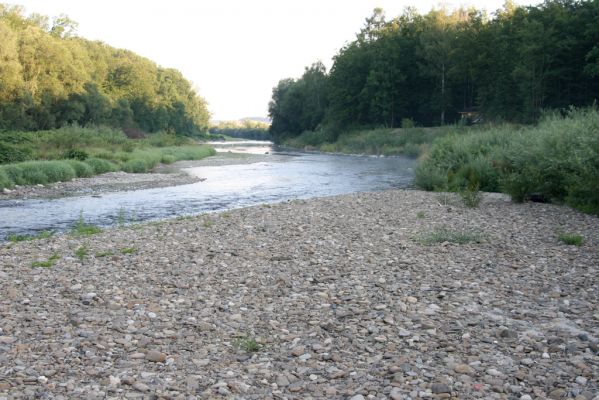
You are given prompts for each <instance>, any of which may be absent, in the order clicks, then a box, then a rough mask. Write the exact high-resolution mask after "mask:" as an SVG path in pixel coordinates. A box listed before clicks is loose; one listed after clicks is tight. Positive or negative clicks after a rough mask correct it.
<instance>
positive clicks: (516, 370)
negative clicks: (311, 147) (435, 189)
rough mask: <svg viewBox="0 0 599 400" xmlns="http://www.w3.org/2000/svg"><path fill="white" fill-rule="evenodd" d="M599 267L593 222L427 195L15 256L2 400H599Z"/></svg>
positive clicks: (310, 206) (7, 255)
mask: <svg viewBox="0 0 599 400" xmlns="http://www.w3.org/2000/svg"><path fill="white" fill-rule="evenodd" d="M560 233H576V234H579V235H581V236H582V237H583V243H582V245H581V246H580V247H577V246H569V245H566V244H564V243H562V242H560V240H559V239H558V236H559V234H560ZM456 242H462V243H463V244H458V243H456ZM32 265H38V266H39V265H46V266H48V268H43V267H32ZM597 265H599V220H598V219H597V218H596V217H592V216H589V215H584V214H580V213H578V212H575V211H573V210H571V209H569V208H565V207H558V206H552V205H546V204H537V203H526V204H513V203H511V202H510V201H509V200H508V199H507V198H506V197H505V196H503V195H496V194H493V195H489V194H486V195H485V196H484V198H483V200H482V202H481V205H480V208H478V209H468V208H464V207H462V206H461V205H460V202H459V200H458V199H457V198H455V197H453V196H452V195H440V194H437V193H426V192H419V191H386V192H377V193H363V194H353V195H346V196H338V197H331V198H321V199H314V200H309V201H292V202H286V203H281V204H277V205H272V206H256V207H251V208H246V209H239V210H234V211H229V212H224V213H220V214H211V215H203V216H198V217H194V218H185V219H179V220H171V221H165V222H161V223H148V224H142V225H134V226H130V227H125V228H119V229H117V228H115V229H110V230H107V231H104V232H103V233H100V234H98V235H95V236H90V237H80V236H68V235H67V236H65V235H59V236H56V237H53V238H50V239H42V240H38V241H32V242H21V243H15V244H7V245H3V246H2V247H1V248H0V282H1V285H0V291H1V293H0V315H2V325H1V331H0V349H1V351H0V397H2V396H4V397H8V398H33V397H51V396H55V397H57V398H58V397H59V396H62V397H63V398H87V399H93V398H105V397H106V396H108V397H119V398H120V397H125V398H142V397H144V396H145V397H148V396H153V395H156V396H159V397H160V396H164V397H170V398H179V397H181V398H183V397H185V396H186V395H189V396H202V397H203V398H214V397H217V396H220V397H221V398H234V397H237V398H241V397H243V398H247V399H262V398H352V399H356V400H357V399H363V398H368V397H369V396H370V397H371V398H376V399H383V398H392V399H402V398H408V396H410V397H411V398H417V397H432V396H435V397H438V398H442V397H446V398H449V397H454V398H498V399H500V398H501V399H502V398H505V399H507V398H522V399H527V398H545V397H550V398H553V399H558V398H563V397H567V396H571V397H574V396H576V395H578V396H582V397H579V398H580V399H582V398H585V399H592V398H593V396H595V394H596V393H597V391H599V380H598V378H597V377H598V376H599V357H598V356H597V351H598V350H599V348H598V342H597V341H598V340H599V329H598V328H597V327H598V326H599V310H598V309H597V298H599V293H598V289H597V286H596V278H597V275H598V271H597Z"/></svg>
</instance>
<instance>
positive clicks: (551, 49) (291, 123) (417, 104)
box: [269, 0, 599, 154]
mask: <svg viewBox="0 0 599 400" xmlns="http://www.w3.org/2000/svg"><path fill="white" fill-rule="evenodd" d="M598 12H599V5H598V3H597V2H596V1H562V0H548V1H545V2H543V3H542V4H539V5H538V6H523V7H516V6H514V5H513V3H511V2H506V3H505V6H504V8H503V9H501V10H498V11H497V12H496V13H494V14H493V16H492V18H490V17H489V16H488V15H487V14H486V12H484V11H480V10H475V9H468V10H466V9H456V10H452V11H448V9H446V8H440V9H433V10H431V11H430V12H429V13H427V14H425V15H419V14H418V13H417V12H415V10H414V9H413V8H410V9H406V10H405V11H404V13H403V14H402V15H399V16H397V17H394V18H389V19H386V18H385V15H384V13H383V12H382V10H380V9H377V10H375V12H374V13H373V14H372V16H371V17H369V18H367V20H366V25H365V26H364V28H363V29H362V30H361V31H360V32H359V33H358V34H357V35H356V38H355V40H354V41H352V42H350V43H347V44H346V45H345V46H343V47H341V49H340V50H339V52H338V53H337V54H336V55H335V57H334V63H333V66H332V68H331V70H330V71H329V72H328V73H326V72H325V71H324V69H318V68H314V66H313V67H312V68H310V69H306V73H305V74H304V75H303V76H302V77H301V78H299V79H282V80H281V81H279V83H278V85H277V86H276V87H275V88H274V89H273V93H272V101H271V103H270V106H269V115H270V117H271V118H272V125H271V128H270V131H271V133H272V135H273V137H274V139H275V141H276V142H280V141H284V140H286V139H287V140H288V139H289V138H293V137H296V136H299V135H301V134H302V133H303V132H304V131H319V130H320V129H319V127H322V128H325V129H329V130H331V131H332V132H334V134H335V137H334V138H333V140H330V142H334V141H335V139H336V136H337V135H341V136H344V135H346V134H347V132H348V131H351V130H352V129H354V128H356V127H363V128H372V127H386V128H396V127H398V126H400V124H401V127H402V128H408V129H410V128H413V127H414V126H415V125H417V126H435V125H445V124H447V123H449V124H456V123H459V124H468V123H473V122H480V121H481V120H486V121H510V122H518V123H531V122H537V121H538V120H539V118H540V116H541V114H542V110H546V109H560V110H564V109H567V108H568V107H569V106H570V105H574V106H577V107H582V106H589V105H591V104H592V103H593V101H595V100H596V99H597V98H598V97H599V80H598V79H597V77H598V76H599V46H598V45H597V43H599V29H597V23H596V19H597V18H596V16H597V13H598ZM316 78H318V79H316ZM325 97H326V98H325ZM315 99H320V102H315ZM315 104H318V105H319V106H318V107H315ZM306 139H308V138H306ZM306 142H307V140H306ZM411 152H412V153H413V154H415V151H414V150H411Z"/></svg>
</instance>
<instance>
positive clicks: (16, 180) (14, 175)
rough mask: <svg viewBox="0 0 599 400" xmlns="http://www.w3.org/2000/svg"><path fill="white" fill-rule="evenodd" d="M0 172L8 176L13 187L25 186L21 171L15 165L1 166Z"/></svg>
mask: <svg viewBox="0 0 599 400" xmlns="http://www.w3.org/2000/svg"><path fill="white" fill-rule="evenodd" d="M1 168H2V170H3V171H4V172H5V173H6V176H8V179H9V180H10V181H11V182H12V184H13V185H25V184H26V183H25V180H24V178H23V171H22V170H21V169H20V168H19V167H17V164H8V165H3V166H2V167H1Z"/></svg>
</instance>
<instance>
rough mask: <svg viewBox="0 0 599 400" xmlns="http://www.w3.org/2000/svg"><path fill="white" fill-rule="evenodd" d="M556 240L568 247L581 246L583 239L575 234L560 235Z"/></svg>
mask: <svg viewBox="0 0 599 400" xmlns="http://www.w3.org/2000/svg"><path fill="white" fill-rule="evenodd" d="M557 238H558V240H559V241H560V242H562V243H564V244H567V245H570V246H579V247H580V246H582V244H583V243H584V238H583V237H582V235H579V234H577V233H560V234H559V235H558V236H557Z"/></svg>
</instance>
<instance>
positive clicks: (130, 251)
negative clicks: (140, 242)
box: [121, 247, 137, 254]
mask: <svg viewBox="0 0 599 400" xmlns="http://www.w3.org/2000/svg"><path fill="white" fill-rule="evenodd" d="M136 252H137V249H136V248H135V247H123V248H122V249H121V254H134V253H136Z"/></svg>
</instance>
